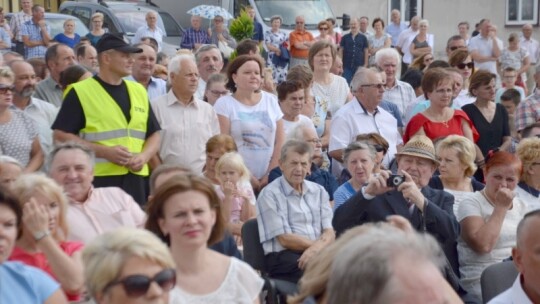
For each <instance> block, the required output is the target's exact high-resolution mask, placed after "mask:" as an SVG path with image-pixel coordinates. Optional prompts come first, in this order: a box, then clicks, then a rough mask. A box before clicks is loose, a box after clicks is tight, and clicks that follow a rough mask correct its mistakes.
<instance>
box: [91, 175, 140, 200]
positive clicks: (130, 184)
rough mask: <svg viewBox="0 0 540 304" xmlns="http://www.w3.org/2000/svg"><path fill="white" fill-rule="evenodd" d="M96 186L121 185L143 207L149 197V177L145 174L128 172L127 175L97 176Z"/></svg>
mask: <svg viewBox="0 0 540 304" xmlns="http://www.w3.org/2000/svg"><path fill="white" fill-rule="evenodd" d="M93 184H94V187H96V188H103V187H119V188H121V189H122V190H124V191H126V192H127V194H129V195H131V196H132V197H133V199H134V200H135V201H136V202H137V203H138V204H139V205H140V206H141V207H143V206H144V205H145V204H146V200H147V198H148V194H147V191H146V189H147V187H146V184H148V179H147V178H145V177H144V176H140V175H136V174H133V173H128V174H125V175H112V176H95V177H94V182H93Z"/></svg>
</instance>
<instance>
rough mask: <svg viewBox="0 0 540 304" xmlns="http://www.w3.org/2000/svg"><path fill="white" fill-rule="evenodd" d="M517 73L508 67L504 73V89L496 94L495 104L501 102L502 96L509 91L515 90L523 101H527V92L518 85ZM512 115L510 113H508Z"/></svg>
mask: <svg viewBox="0 0 540 304" xmlns="http://www.w3.org/2000/svg"><path fill="white" fill-rule="evenodd" d="M517 76H518V75H517V71H516V70H515V69H514V68H511V67H507V68H505V69H504V70H503V71H502V88H499V89H498V90H497V92H496V93H495V102H496V103H500V102H501V95H502V94H503V93H504V92H506V90H508V89H515V90H517V91H518V92H519V94H520V95H521V99H522V100H524V99H525V90H523V88H522V87H520V86H517V85H516V81H517ZM508 114H510V113H508Z"/></svg>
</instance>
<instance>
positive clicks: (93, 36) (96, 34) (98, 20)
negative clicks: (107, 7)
mask: <svg viewBox="0 0 540 304" xmlns="http://www.w3.org/2000/svg"><path fill="white" fill-rule="evenodd" d="M90 20H91V21H92V30H91V31H90V32H89V33H88V34H86V37H87V38H88V39H90V43H91V44H92V46H94V47H96V45H97V42H98V41H99V39H101V36H103V34H105V33H106V32H107V31H106V30H105V29H104V28H103V14H102V13H100V12H97V13H94V14H93V15H92V18H90Z"/></svg>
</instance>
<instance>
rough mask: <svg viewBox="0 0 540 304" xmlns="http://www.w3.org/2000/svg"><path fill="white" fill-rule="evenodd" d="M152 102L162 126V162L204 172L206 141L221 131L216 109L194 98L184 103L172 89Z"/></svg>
mask: <svg viewBox="0 0 540 304" xmlns="http://www.w3.org/2000/svg"><path fill="white" fill-rule="evenodd" d="M150 104H151V106H152V110H153V111H154V113H155V115H156V118H157V120H158V121H159V124H160V126H161V147H160V149H159V156H160V157H161V160H162V161H163V163H164V164H178V165H182V166H185V167H187V168H190V169H191V170H192V171H193V172H202V169H203V167H204V163H205V161H206V154H205V147H206V142H207V141H208V139H210V137H212V136H214V135H217V134H219V123H218V119H217V115H216V112H215V111H214V108H213V107H212V106H211V105H209V104H208V103H206V102H204V101H202V100H199V99H197V98H195V97H193V99H192V101H191V102H190V103H189V104H188V105H185V104H183V103H181V102H180V101H178V99H177V98H176V96H175V95H174V93H173V91H172V90H170V91H169V93H167V95H163V96H160V97H158V98H156V99H155V100H153V101H152V102H151V103H150Z"/></svg>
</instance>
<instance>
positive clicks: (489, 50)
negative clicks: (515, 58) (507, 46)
mask: <svg viewBox="0 0 540 304" xmlns="http://www.w3.org/2000/svg"><path fill="white" fill-rule="evenodd" d="M497 43H498V46H499V49H500V50H501V51H502V42H501V43H499V40H497ZM473 51H477V52H478V54H480V55H482V56H493V40H492V38H489V37H487V38H484V37H482V35H481V34H478V35H476V36H474V37H472V38H471V40H470V41H469V53H472V52H473ZM475 65H476V70H488V71H490V72H491V73H493V74H496V75H498V74H497V62H496V60H490V61H485V62H475Z"/></svg>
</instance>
